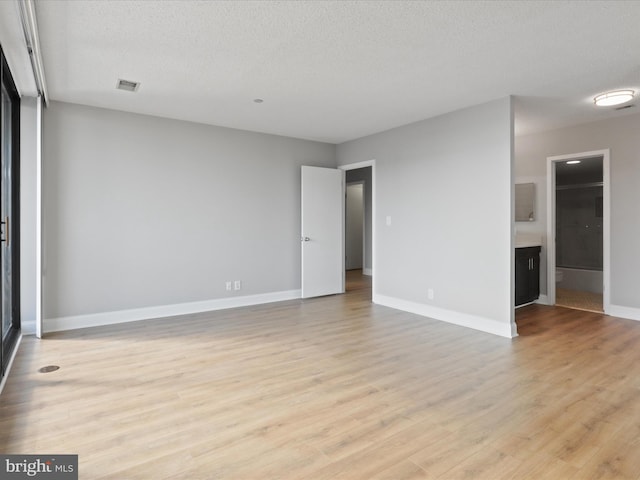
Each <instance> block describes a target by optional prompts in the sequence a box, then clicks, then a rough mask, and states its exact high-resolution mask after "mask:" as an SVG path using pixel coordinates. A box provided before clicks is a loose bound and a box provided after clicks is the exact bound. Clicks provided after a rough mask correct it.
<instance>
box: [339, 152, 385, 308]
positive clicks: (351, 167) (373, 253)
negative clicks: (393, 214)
mask: <svg viewBox="0 0 640 480" xmlns="http://www.w3.org/2000/svg"><path fill="white" fill-rule="evenodd" d="M367 167H371V271H370V272H367V273H369V274H370V275H372V276H373V278H372V280H371V295H372V298H373V302H374V303H375V302H376V300H375V299H376V292H377V288H376V274H375V268H376V161H375V160H366V161H364V162H357V163H349V164H347V165H340V166H339V167H338V168H339V169H341V170H344V171H345V172H346V171H347V170H356V169H358V168H367ZM345 189H346V185H345ZM345 193H346V190H345ZM363 271H364V270H363Z"/></svg>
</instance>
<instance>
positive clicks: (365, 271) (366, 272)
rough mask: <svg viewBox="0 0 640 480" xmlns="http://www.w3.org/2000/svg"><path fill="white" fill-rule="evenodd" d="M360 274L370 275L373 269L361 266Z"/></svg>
mask: <svg viewBox="0 0 640 480" xmlns="http://www.w3.org/2000/svg"><path fill="white" fill-rule="evenodd" d="M362 274H363V275H367V276H369V277H370V276H371V275H373V269H371V268H363V269H362Z"/></svg>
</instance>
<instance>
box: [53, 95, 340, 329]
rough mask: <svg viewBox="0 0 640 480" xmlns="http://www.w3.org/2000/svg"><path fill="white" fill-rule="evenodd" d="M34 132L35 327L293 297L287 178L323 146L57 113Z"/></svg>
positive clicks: (120, 116)
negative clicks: (259, 297) (38, 171)
mask: <svg viewBox="0 0 640 480" xmlns="http://www.w3.org/2000/svg"><path fill="white" fill-rule="evenodd" d="M43 121H44V127H43V128H44V133H43V135H44V144H43V152H44V153H43V155H44V157H43V162H44V186H43V188H44V205H45V211H44V217H45V221H44V242H45V255H44V256H45V258H44V262H45V263H44V272H45V283H44V297H45V299H44V301H45V318H55V317H65V316H75V315H86V314H92V313H99V312H109V311H114V310H127V309H135V308H142V307H148V306H158V305H172V304H180V303H185V302H195V301H204V300H211V299H218V298H226V297H228V296H230V295H252V294H261V293H269V292H281V291H290V290H295V289H299V288H300V238H299V237H300V166H301V165H303V164H304V165H316V166H326V167H335V166H336V160H335V146H334V145H330V144H324V143H318V142H311V141H305V140H296V139H291V138H285V137H278V136H273V135H264V134H259V133H252V132H245V131H240V130H233V129H227V128H220V127H213V126H207V125H200V124H195V123H187V122H181V121H175V120H168V119H162V118H155V117H150V116H144V115H135V114H130V113H123V112H116V111H111V110H104V109H98V108H92V107H84V106H77V105H71V104H65V103H57V102H52V103H51V105H50V107H49V108H47V109H46V111H45V113H44V120H43ZM227 280H241V281H242V290H241V291H239V292H227V291H225V281H227Z"/></svg>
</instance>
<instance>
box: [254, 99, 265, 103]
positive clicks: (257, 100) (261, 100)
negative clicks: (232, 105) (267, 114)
mask: <svg viewBox="0 0 640 480" xmlns="http://www.w3.org/2000/svg"><path fill="white" fill-rule="evenodd" d="M253 102H254V103H263V102H264V100H263V99H261V98H254V99H253Z"/></svg>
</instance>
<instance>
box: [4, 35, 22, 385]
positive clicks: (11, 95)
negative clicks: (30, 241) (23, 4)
mask: <svg viewBox="0 0 640 480" xmlns="http://www.w3.org/2000/svg"><path fill="white" fill-rule="evenodd" d="M0 60H1V63H2V69H1V73H0V80H1V83H2V86H1V92H0V94H1V97H2V99H1V105H0V315H1V316H2V319H1V322H0V333H1V338H2V342H0V343H1V346H0V362H1V368H0V371H1V374H2V375H4V372H5V369H6V367H7V362H8V360H9V357H10V355H11V353H12V351H13V348H14V347H15V344H16V341H17V339H18V336H19V333H20V292H19V286H20V277H19V272H20V267H19V258H20V252H19V248H20V237H19V229H18V228H17V227H18V226H19V215H18V213H19V211H20V208H19V207H20V206H19V199H20V197H19V190H18V185H19V180H18V178H19V177H18V176H19V168H20V151H19V149H20V130H19V129H20V97H19V95H18V92H17V90H16V86H15V84H14V82H13V78H12V76H11V72H10V71H9V67H8V65H7V62H6V59H5V57H4V52H3V51H2V48H1V47H0Z"/></svg>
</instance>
